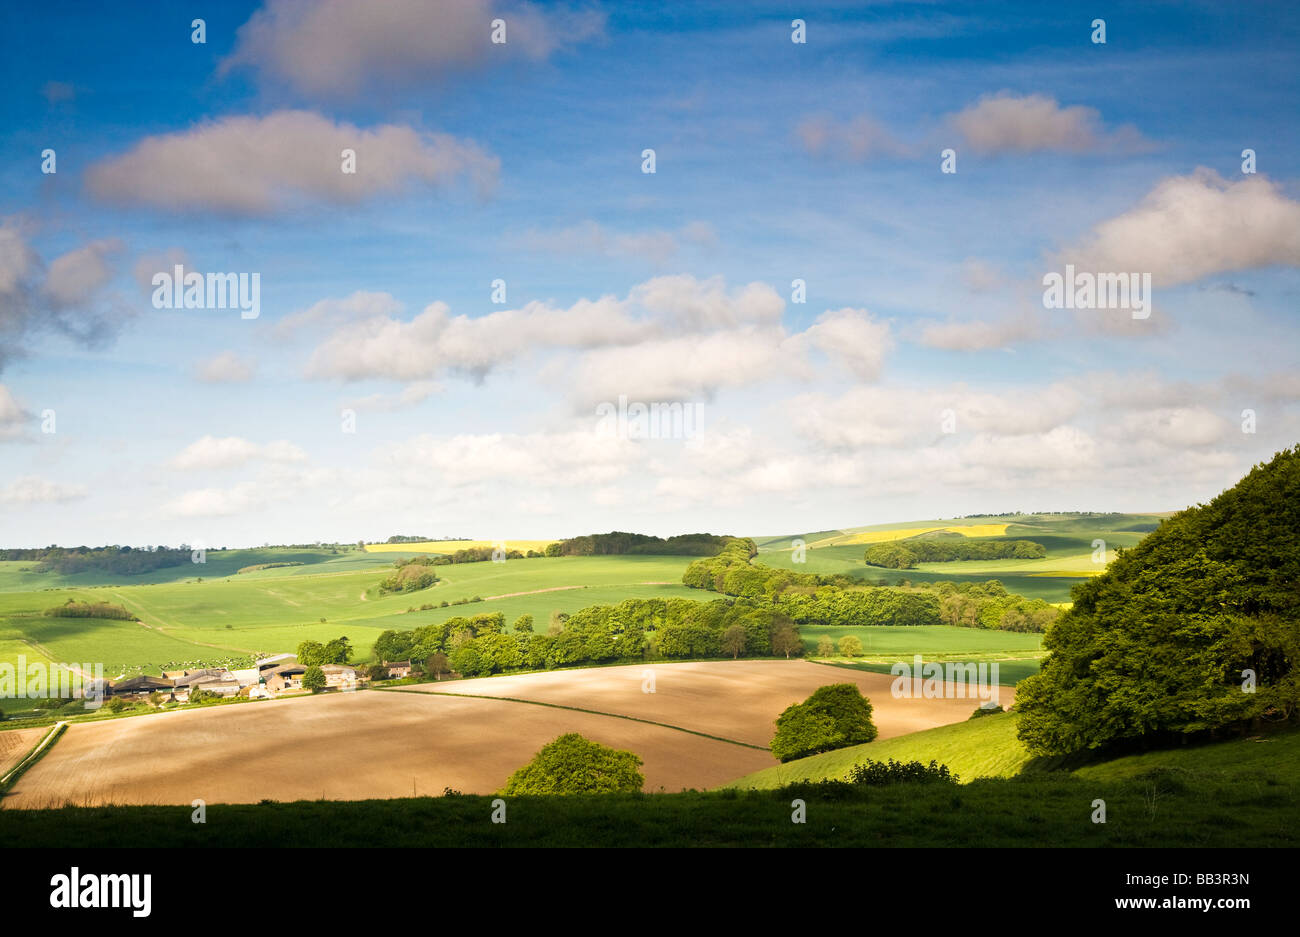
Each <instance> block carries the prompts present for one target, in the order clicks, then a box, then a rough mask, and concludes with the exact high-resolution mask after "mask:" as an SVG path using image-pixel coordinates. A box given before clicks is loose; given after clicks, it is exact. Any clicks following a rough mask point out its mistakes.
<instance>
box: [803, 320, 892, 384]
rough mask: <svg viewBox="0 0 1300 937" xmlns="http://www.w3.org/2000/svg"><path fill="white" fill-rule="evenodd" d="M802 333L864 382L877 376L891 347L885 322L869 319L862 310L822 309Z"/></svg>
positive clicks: (816, 346)
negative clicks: (823, 310) (814, 320)
mask: <svg viewBox="0 0 1300 937" xmlns="http://www.w3.org/2000/svg"><path fill="white" fill-rule="evenodd" d="M803 334H804V338H805V339H806V340H807V341H808V342H810V343H811V344H812V345H813V347H815V348H817V349H818V350H820V351H821V352H822V353H823V354H825V355H826V356H827V357H828V358H830V359H831V360H832V361H835V362H836V363H838V364H840V365H842V366H843V367H845V368H847V369H848V370H849V371H850V372H851V373H852V374H853V375H854V377H857V378H859V379H860V380H864V381H874V380H875V379H876V378H877V377H879V376H880V369H881V367H882V366H883V365H884V361H885V355H886V354H887V353H888V352H889V350H890V349H891V348H892V347H893V341H892V340H891V339H890V336H889V323H887V322H880V321H877V320H875V319H873V318H872V317H871V314H870V313H869V312H867V311H866V310H865V309H849V308H845V309H835V310H831V311H827V312H824V313H822V314H821V315H820V316H818V317H817V321H816V322H814V323H813V324H812V325H811V326H809V327H808V330H807V331H806V332H804V333H803Z"/></svg>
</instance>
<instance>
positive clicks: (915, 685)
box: [889, 654, 1001, 704]
mask: <svg viewBox="0 0 1300 937" xmlns="http://www.w3.org/2000/svg"><path fill="white" fill-rule="evenodd" d="M889 673H890V675H891V676H893V677H896V678H897V679H896V680H894V682H893V683H891V684H890V685H889V692H890V694H891V695H892V696H893V697H894V699H978V700H981V701H982V702H985V703H994V704H996V703H997V702H998V696H999V693H1000V690H1001V685H1000V684H999V682H998V664H997V661H994V662H993V663H991V664H984V663H981V664H974V663H969V662H965V663H962V662H956V661H950V662H949V663H948V664H946V665H945V664H941V663H938V662H937V661H923V660H922V659H921V655H920V654H916V655H914V656H913V657H912V663H911V664H908V663H907V662H906V661H901V660H900V661H898V662H897V663H895V664H892V665H891V666H890V668H889Z"/></svg>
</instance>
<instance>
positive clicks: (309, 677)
mask: <svg viewBox="0 0 1300 937" xmlns="http://www.w3.org/2000/svg"><path fill="white" fill-rule="evenodd" d="M302 687H303V689H304V690H311V691H312V692H313V693H319V692H320V691H321V690H323V689H325V671H323V670H321V669H320V667H319V666H316V665H313V666H311V667H308V668H307V671H306V672H305V673H304V674H303V675H302Z"/></svg>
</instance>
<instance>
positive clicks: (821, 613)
mask: <svg viewBox="0 0 1300 937" xmlns="http://www.w3.org/2000/svg"><path fill="white" fill-rule="evenodd" d="M757 555H758V549H757V547H756V546H755V544H754V541H753V540H749V539H741V538H733V539H732V540H731V541H730V542H728V544H727V546H726V547H724V548H723V549H722V550H721V551H720V552H719V553H718V554H717V556H712V557H709V558H707V559H702V560H696V561H695V562H693V563H691V564H690V566H688V567H687V568H686V572H685V573H684V574H683V575H682V582H683V583H684V584H685V585H687V586H690V587H692V588H696V589H708V590H710V591H713V592H720V593H722V594H723V595H731V596H737V597H744V598H749V599H753V600H759V601H762V602H765V603H767V604H769V605H771V606H772V607H774V608H776V609H778V610H779V611H780V612H782V614H784V615H786V616H787V617H788V618H789V619H790V620H791V621H793V622H794V623H795V624H797V625H807V624H817V625H855V626H889V625H893V626H903V627H910V626H919V625H945V624H946V625H956V626H959V627H968V628H989V629H998V630H1005V631H1035V632H1039V631H1043V630H1044V629H1045V628H1046V627H1047V625H1048V624H1050V623H1051V622H1052V621H1054V620H1055V619H1056V617H1057V615H1058V614H1060V612H1059V610H1058V609H1056V608H1055V607H1053V606H1052V605H1050V604H1049V603H1047V602H1044V601H1042V600H1041V599H1029V598H1026V597H1024V596H1021V595H1016V594H1014V593H1010V592H1008V591H1007V590H1006V587H1004V586H1003V585H1002V583H1001V582H998V581H997V580H989V581H988V582H984V583H970V582H963V583H955V582H939V583H917V584H911V583H907V584H906V585H900V586H897V587H888V586H874V587H873V586H865V585H863V584H862V582H861V580H858V579H854V578H852V577H849V576H844V575H841V574H834V575H820V574H817V573H797V572H794V571H793V570H788V569H777V568H774V567H770V566H764V565H762V564H760V563H755V562H753V558H754V557H755V556H757ZM904 582H906V581H905V580H904Z"/></svg>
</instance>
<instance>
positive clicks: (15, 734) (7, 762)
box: [0, 726, 50, 777]
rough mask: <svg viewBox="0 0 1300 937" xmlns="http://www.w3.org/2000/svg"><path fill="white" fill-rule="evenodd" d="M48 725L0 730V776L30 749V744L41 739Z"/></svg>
mask: <svg viewBox="0 0 1300 937" xmlns="http://www.w3.org/2000/svg"><path fill="white" fill-rule="evenodd" d="M49 731H50V727H49V726H41V727H40V728H37V729H6V730H5V731H4V732H0V777H3V776H4V774H5V772H6V771H8V770H9V769H10V768H12V767H13V766H14V765H16V764H18V762H20V761H22V760H23V756H24V755H26V754H27V753H28V752H29V751H31V750H32V746H33V745H35V744H36V743H37V742H39V741H40V740H41V737H42V736H44V735H45V733H46V732H49Z"/></svg>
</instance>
